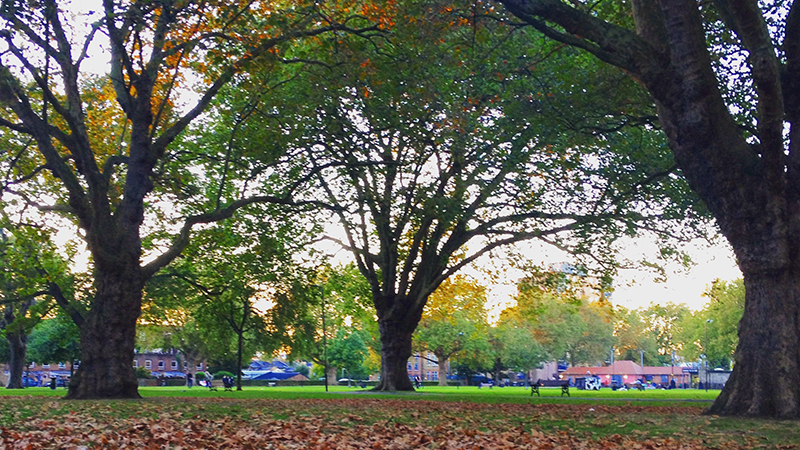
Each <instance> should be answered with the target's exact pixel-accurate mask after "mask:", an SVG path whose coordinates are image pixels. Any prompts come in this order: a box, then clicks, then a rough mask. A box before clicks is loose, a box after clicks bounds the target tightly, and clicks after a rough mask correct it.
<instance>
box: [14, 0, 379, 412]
mask: <svg viewBox="0 0 800 450" xmlns="http://www.w3.org/2000/svg"><path fill="white" fill-rule="evenodd" d="M344 9H347V8H343V10H344ZM337 11H340V10H336V11H323V10H322V6H321V5H320V4H319V3H317V2H308V3H305V2H293V3H292V4H291V5H290V6H289V5H287V7H286V8H279V7H278V6H277V5H275V4H272V3H247V4H245V5H242V6H241V7H239V6H237V5H231V4H230V3H229V2H219V1H211V2H203V3H199V4H198V3H196V2H185V1H178V0H167V1H162V2H155V3H154V2H142V1H134V2H122V3H120V2H114V1H111V0H105V1H103V5H102V9H101V10H100V11H95V12H93V13H89V14H88V16H86V17H78V18H76V20H75V21H74V22H72V21H71V17H73V16H72V15H71V14H70V13H69V11H65V10H63V9H60V8H59V4H58V3H57V2H56V1H55V0H41V1H32V2H14V1H7V2H3V3H2V6H1V7H0V18H2V21H3V22H4V27H3V30H2V32H1V33H0V39H2V41H3V46H4V47H3V50H2V53H1V55H2V56H0V104H2V105H3V110H4V114H3V116H2V117H1V118H0V126H2V128H3V129H4V131H7V132H8V133H9V134H11V135H13V136H14V139H13V140H14V142H15V146H14V148H13V149H12V151H10V152H8V154H6V153H5V152H4V160H3V164H4V170H3V173H5V174H7V178H6V179H5V180H4V181H3V184H2V191H3V193H4V194H9V195H12V196H14V197H15V199H16V200H18V201H19V202H21V204H23V205H25V207H30V208H32V209H37V210H38V211H39V212H40V213H41V214H43V215H44V216H45V217H48V218H50V219H52V220H53V221H55V220H57V218H58V217H60V216H64V217H67V218H68V219H69V220H72V223H74V224H75V225H77V226H78V227H79V229H80V233H79V234H80V235H81V236H83V237H84V238H85V241H86V245H87V247H88V250H89V252H90V253H91V255H92V263H93V267H92V269H93V276H94V284H93V295H92V304H91V307H90V308H89V309H88V311H86V312H85V313H83V312H81V311H79V310H78V309H77V308H75V307H74V305H73V303H71V302H70V301H69V299H67V298H66V297H64V296H60V297H56V300H57V301H58V302H59V304H60V305H62V307H63V308H64V309H65V310H66V311H67V312H68V313H69V314H70V317H72V319H73V320H74V321H75V323H76V324H77V325H78V327H79V328H80V330H81V351H82V355H81V366H80V368H79V369H78V371H77V372H76V374H75V376H74V377H72V381H71V388H70V390H69V393H68V395H67V397H68V398H72V399H80V398H110V397H124V398H130V397H138V396H139V395H138V392H137V386H138V384H137V381H136V377H135V375H134V371H133V368H132V366H131V360H132V358H133V348H134V334H135V324H136V320H137V318H138V316H139V313H140V305H141V302H142V291H143V288H144V285H145V283H146V282H147V281H148V280H149V279H150V278H151V277H152V276H153V275H154V274H155V273H156V272H158V271H159V270H160V269H161V268H163V267H165V266H166V265H167V264H169V263H170V262H171V261H172V260H174V259H175V258H176V257H177V256H178V255H179V254H180V253H181V251H182V250H183V249H184V248H185V246H186V245H187V244H188V242H189V238H190V233H191V231H192V229H193V227H195V226H196V225H198V224H207V223H211V222H214V221H217V220H221V219H225V218H228V217H230V216H231V215H232V214H233V213H234V212H235V211H236V210H237V209H239V208H240V207H242V206H245V205H248V204H252V203H254V202H271V201H274V202H278V203H291V193H286V192H283V193H279V194H277V195H272V194H274V193H271V194H265V195H259V192H255V191H253V190H243V191H238V190H236V189H231V188H230V185H228V184H227V183H230V180H226V179H225V178H223V179H222V180H220V181H221V184H222V185H223V186H222V187H221V188H220V192H223V191H224V194H225V195H220V196H214V199H215V200H216V201H214V200H212V201H210V202H203V201H202V195H203V194H204V192H199V193H198V192H192V191H190V190H188V189H183V190H182V189H181V187H182V183H181V181H182V179H181V178H180V177H177V178H176V177H175V175H176V174H182V175H184V176H185V175H186V174H187V173H191V172H190V171H188V170H187V171H184V172H180V171H173V172H162V169H164V168H167V167H169V166H170V165H169V164H167V163H168V162H172V161H175V162H176V164H177V165H179V166H182V167H183V168H187V167H189V166H190V165H191V162H187V161H185V160H180V158H179V157H178V156H177V155H175V154H173V153H172V152H171V151H170V150H171V148H172V147H171V145H172V144H173V143H174V142H175V141H176V139H178V137H179V136H180V135H181V133H183V132H185V131H186V130H187V127H188V126H189V124H191V123H192V122H193V121H195V120H196V119H197V118H198V117H199V116H200V115H201V114H202V113H203V112H204V111H205V110H206V109H207V107H208V105H209V104H210V103H211V101H212V100H213V99H214V97H215V96H216V95H217V94H218V93H219V91H220V90H221V89H222V88H223V87H224V86H225V85H226V84H228V83H229V82H230V81H231V80H232V79H233V78H234V77H235V76H237V75H238V74H241V73H242V72H243V70H244V69H245V68H247V67H248V66H249V65H253V64H258V63H260V62H264V61H265V60H270V61H276V58H278V57H279V55H280V54H281V53H282V52H283V51H285V49H286V47H288V46H290V45H292V44H293V43H295V42H297V41H299V40H302V39H303V38H308V37H313V36H319V35H322V34H324V33H327V32H330V31H332V30H340V31H343V32H346V31H347V30H349V28H348V27H347V26H345V25H342V24H341V23H344V22H349V23H353V24H354V21H360V22H361V23H364V16H358V17H353V16H350V14H349V13H344V12H341V13H338V12H337ZM338 20H341V21H342V22H341V23H340V22H338ZM84 24H85V26H84ZM81 33H84V34H83V35H81ZM101 35H102V36H105V37H107V39H108V41H107V47H106V48H107V49H108V52H109V54H110V59H111V61H110V64H109V68H110V74H109V76H108V77H102V79H101V82H100V83H99V85H98V84H92V83H86V84H83V80H85V78H82V75H83V74H84V72H85V71H86V65H87V59H88V57H89V52H90V48H92V45H94V42H93V41H94V40H95V38H97V37H98V36H101ZM265 67H266V66H262V69H264V68H265ZM189 79H192V80H196V81H198V83H197V85H198V86H200V88H199V92H197V94H198V95H197V96H196V97H193V98H195V99H197V100H196V102H195V103H194V104H193V105H190V106H188V107H186V108H180V107H178V106H179V105H178V103H179V101H178V100H176V99H175V97H176V95H177V94H176V92H179V91H181V90H182V89H184V88H188V87H189V82H187V81H186V80H189ZM100 87H102V88H100ZM210 153H211V154H210V155H209V157H210V159H214V158H215V157H216V155H214V152H213V151H211V152H210ZM173 158H174V159H173ZM217 161H222V160H220V159H218V160H217ZM246 194H247V195H246ZM179 200H183V203H182V205H183V206H184V207H182V208H181V207H177V205H173V206H174V208H172V209H171V211H172V212H173V213H175V214H174V215H172V216H170V217H165V216H168V214H164V215H161V216H160V217H159V215H160V214H161V213H163V211H156V209H157V208H155V207H154V206H155V205H159V204H160V203H159V202H160V201H163V202H173V201H179ZM190 200H194V201H190ZM161 204H163V203H161ZM146 218H147V219H148V220H146ZM150 218H152V219H153V220H149V219H150ZM162 219H166V220H162ZM166 222H169V223H166ZM158 225H164V226H165V227H164V228H165V230H170V229H171V230H179V231H178V232H177V233H172V234H171V233H169V232H168V231H164V232H163V233H161V234H160V235H159V234H156V233H154V234H152V235H150V236H152V237H153V239H150V237H149V236H148V231H150V230H152V228H150V227H151V226H153V227H157V226H158ZM173 225H174V228H170V227H172V226H173ZM143 235H144V237H145V239H143ZM143 242H144V246H143ZM145 249H146V250H149V251H151V252H152V254H151V255H148V256H150V257H149V258H147V261H148V262H147V263H143V262H142V255H143V250H145Z"/></svg>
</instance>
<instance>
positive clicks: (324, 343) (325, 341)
mask: <svg viewBox="0 0 800 450" xmlns="http://www.w3.org/2000/svg"><path fill="white" fill-rule="evenodd" d="M318 286H319V295H320V297H321V298H322V359H323V360H324V369H323V372H324V375H325V392H328V330H327V328H325V287H324V286H322V285H321V284H320V285H318Z"/></svg>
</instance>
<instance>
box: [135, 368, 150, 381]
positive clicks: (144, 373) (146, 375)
mask: <svg viewBox="0 0 800 450" xmlns="http://www.w3.org/2000/svg"><path fill="white" fill-rule="evenodd" d="M136 378H140V379H143V380H150V379H152V378H153V376H152V374H151V372H150V371H149V370H147V369H145V368H144V367H137V368H136Z"/></svg>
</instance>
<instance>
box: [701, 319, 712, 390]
mask: <svg viewBox="0 0 800 450" xmlns="http://www.w3.org/2000/svg"><path fill="white" fill-rule="evenodd" d="M711 322H713V320H711V319H706V323H704V324H703V332H704V333H705V342H704V343H703V352H704V353H705V355H706V358H705V359H706V392H708V324H709V323H711Z"/></svg>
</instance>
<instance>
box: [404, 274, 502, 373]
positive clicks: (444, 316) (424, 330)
mask: <svg viewBox="0 0 800 450" xmlns="http://www.w3.org/2000/svg"><path fill="white" fill-rule="evenodd" d="M485 304H486V288H485V287H484V286H482V285H480V284H478V282H476V281H475V280H471V279H468V278H466V277H464V276H463V275H455V276H453V277H451V278H449V279H447V280H445V281H444V282H443V283H442V284H440V285H439V287H438V288H436V290H435V291H434V292H433V294H431V296H430V298H429V299H428V303H427V304H426V306H425V311H424V312H423V314H422V319H421V320H420V323H419V326H418V327H417V331H416V334H415V341H416V343H415V345H414V347H415V348H419V349H420V350H427V351H430V352H431V353H433V354H434V355H435V356H436V363H437V364H438V367H439V386H447V375H448V374H447V372H446V370H447V366H448V363H449V361H450V358H451V357H452V356H453V355H455V354H457V353H460V352H465V353H474V352H475V351H476V350H477V348H479V347H483V346H485V345H482V343H481V342H478V341H479V340H485V339H486V338H487V331H488V324H487V317H486V309H485ZM420 353H422V352H420Z"/></svg>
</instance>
